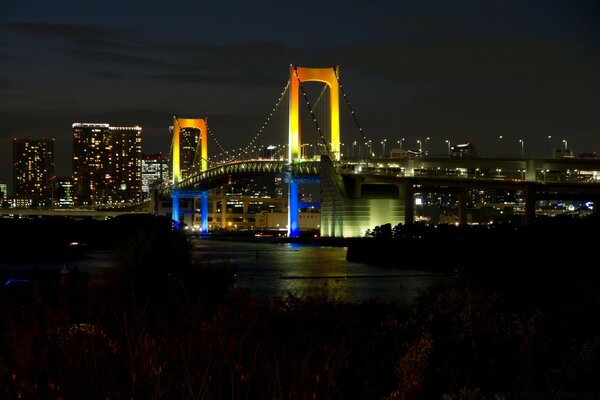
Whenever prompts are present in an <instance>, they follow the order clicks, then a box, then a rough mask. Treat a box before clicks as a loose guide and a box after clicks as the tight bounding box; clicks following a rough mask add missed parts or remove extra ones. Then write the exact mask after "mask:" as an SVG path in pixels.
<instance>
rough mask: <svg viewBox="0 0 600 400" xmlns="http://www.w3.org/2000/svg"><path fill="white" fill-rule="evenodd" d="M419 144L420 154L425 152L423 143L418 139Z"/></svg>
mask: <svg viewBox="0 0 600 400" xmlns="http://www.w3.org/2000/svg"><path fill="white" fill-rule="evenodd" d="M417 144H418V145H419V153H422V152H423V146H421V141H420V140H418V139H417Z"/></svg>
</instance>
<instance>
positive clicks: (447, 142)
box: [446, 139, 450, 157]
mask: <svg viewBox="0 0 600 400" xmlns="http://www.w3.org/2000/svg"><path fill="white" fill-rule="evenodd" d="M446 145H447V146H448V157H450V139H446Z"/></svg>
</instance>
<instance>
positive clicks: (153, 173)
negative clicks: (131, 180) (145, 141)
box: [142, 153, 168, 193]
mask: <svg viewBox="0 0 600 400" xmlns="http://www.w3.org/2000/svg"><path fill="white" fill-rule="evenodd" d="M167 180H168V169H167V163H166V160H165V159H163V156H162V154H161V153H158V154H143V155H142V192H143V193H148V192H149V191H150V187H151V186H152V185H154V184H156V183H159V182H164V181H167Z"/></svg>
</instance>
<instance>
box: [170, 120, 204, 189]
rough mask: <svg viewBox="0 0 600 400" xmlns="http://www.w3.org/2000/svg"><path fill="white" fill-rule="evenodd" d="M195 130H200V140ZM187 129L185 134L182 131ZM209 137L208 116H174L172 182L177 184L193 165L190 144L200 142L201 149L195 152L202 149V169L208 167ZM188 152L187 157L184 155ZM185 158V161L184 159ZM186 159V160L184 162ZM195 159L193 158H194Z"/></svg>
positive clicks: (196, 151) (196, 150)
mask: <svg viewBox="0 0 600 400" xmlns="http://www.w3.org/2000/svg"><path fill="white" fill-rule="evenodd" d="M194 130H195V131H196V132H198V131H199V135H200V138H199V139H200V140H199V141H198V139H197V138H196V140H194V134H195V133H194ZM183 131H185V132H186V133H185V134H182V132H183ZM207 137H208V125H207V119H206V118H179V117H177V116H175V117H173V142H172V143H173V148H172V152H173V153H172V159H171V166H172V168H173V170H172V172H173V177H172V183H174V184H176V183H177V182H179V181H180V180H181V179H182V178H184V177H185V176H184V175H185V174H188V173H190V172H191V171H189V168H190V167H191V165H190V164H191V162H190V161H189V158H191V157H190V156H189V155H188V152H189V154H192V152H191V151H190V146H192V145H193V143H194V142H195V143H196V145H197V144H198V143H199V145H200V146H199V147H200V149H198V148H196V149H194V150H195V151H194V152H193V154H197V153H198V150H200V154H199V156H200V171H204V170H206V169H207V167H208V162H207V160H208V154H207V144H208V141H207ZM183 152H186V154H185V158H184V157H182V156H183V155H184V154H182V153H183ZM184 159H185V161H184ZM182 161H184V162H182ZM192 161H193V160H192Z"/></svg>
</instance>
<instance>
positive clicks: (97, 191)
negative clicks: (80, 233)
mask: <svg viewBox="0 0 600 400" xmlns="http://www.w3.org/2000/svg"><path fill="white" fill-rule="evenodd" d="M110 163H111V143H110V129H109V125H108V124H87V123H86V124H80V123H75V124H73V190H74V194H73V202H74V204H75V205H76V206H80V205H95V204H105V203H106V202H107V201H108V191H109V186H110V182H111V180H112V175H111V172H110Z"/></svg>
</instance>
